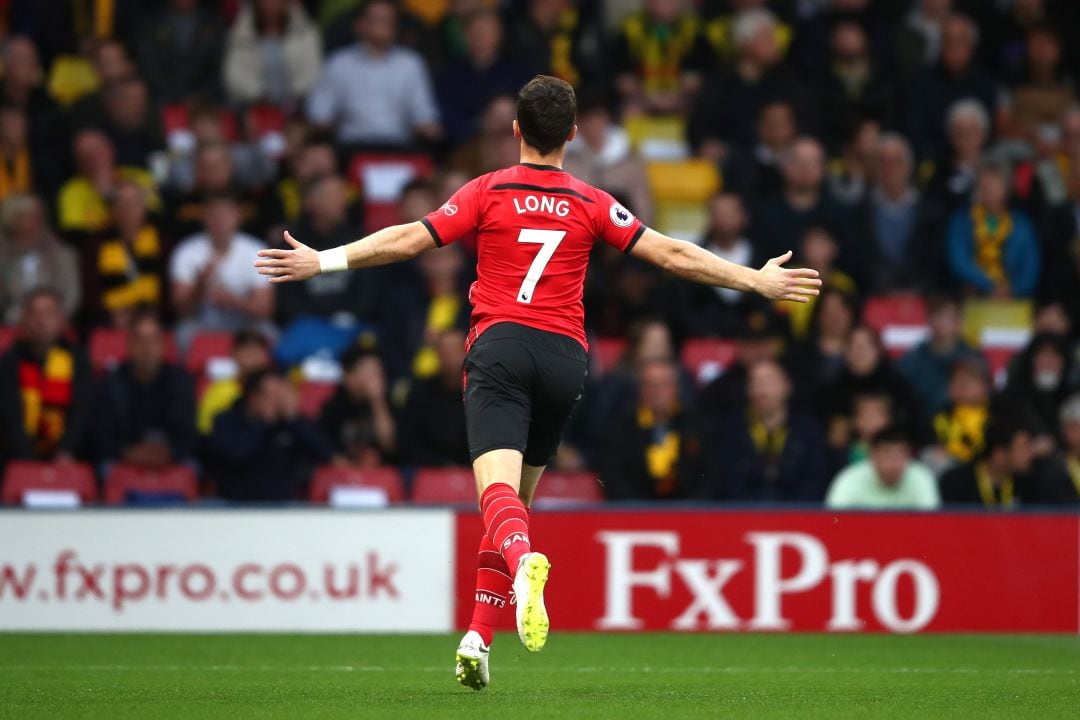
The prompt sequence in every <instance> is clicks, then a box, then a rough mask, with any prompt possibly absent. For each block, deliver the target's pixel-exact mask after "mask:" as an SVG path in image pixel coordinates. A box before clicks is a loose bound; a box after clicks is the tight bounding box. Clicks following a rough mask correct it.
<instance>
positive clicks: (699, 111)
mask: <svg viewBox="0 0 1080 720" xmlns="http://www.w3.org/2000/svg"><path fill="white" fill-rule="evenodd" d="M777 24H778V21H777V19H776V16H775V15H773V14H772V13H771V12H769V11H768V10H764V9H760V8H758V9H753V10H746V11H744V12H742V13H739V15H738V17H737V18H736V19H735V22H734V25H733V27H732V37H733V39H734V42H735V53H736V57H735V59H734V62H732V63H731V65H730V68H729V69H726V70H723V71H721V72H720V73H719V74H717V75H716V76H714V77H713V78H712V79H710V80H709V82H708V83H707V84H706V85H705V87H704V88H703V89H702V91H701V93H699V94H698V97H697V103H696V105H695V107H694V110H693V112H692V114H691V117H690V126H689V135H690V142H691V144H692V145H693V146H694V147H695V148H696V149H697V150H698V153H699V154H700V155H703V156H704V157H707V158H709V159H711V160H721V159H722V158H723V157H724V156H725V155H726V152H725V150H726V144H727V143H730V144H731V145H734V146H743V147H751V146H753V145H754V144H755V142H756V139H757V137H756V132H755V130H756V128H755V125H756V122H757V118H758V115H759V113H760V111H761V108H762V107H763V106H764V105H766V104H767V103H769V102H770V101H773V100H776V99H778V98H783V99H785V100H789V101H791V102H792V103H793V104H794V105H795V107H796V111H797V114H798V115H799V118H800V122H801V123H803V124H809V125H810V126H813V124H812V123H808V122H807V118H808V113H809V110H808V109H807V106H808V105H809V103H806V102H803V101H802V99H803V98H804V96H805V92H804V90H803V89H802V88H800V86H799V84H798V82H797V80H796V79H795V78H794V76H793V75H792V74H791V73H790V71H789V70H787V69H786V68H785V67H784V66H782V65H781V62H780V61H781V60H782V59H783V52H782V49H781V47H780V45H779V43H777V40H776V28H777Z"/></svg>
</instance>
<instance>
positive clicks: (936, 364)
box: [897, 295, 979, 419]
mask: <svg viewBox="0 0 1080 720" xmlns="http://www.w3.org/2000/svg"><path fill="white" fill-rule="evenodd" d="M927 304H928V309H929V318H928V319H929V322H930V337H929V338H927V339H926V340H924V341H923V342H921V343H919V345H917V346H916V347H915V348H913V349H911V350H909V351H908V352H907V353H906V354H905V355H904V356H903V357H902V358H901V359H900V363H899V364H898V365H897V369H898V370H900V372H901V374H903V376H904V378H905V379H906V380H907V382H908V385H909V386H910V387H911V389H912V390H913V391H914V392H915V395H916V397H917V398H918V400H919V405H920V406H921V407H922V409H923V412H924V413H925V419H930V418H932V417H934V416H935V415H937V414H938V413H939V412H941V411H942V410H944V409H945V407H946V405H947V404H948V402H949V379H950V377H951V376H952V372H953V368H954V367H955V366H956V363H958V362H961V361H967V360H977V359H979V353H978V351H976V350H975V349H973V348H972V347H971V346H969V345H968V344H967V342H966V341H965V340H964V338H963V337H962V336H961V335H960V328H961V322H962V317H961V313H960V303H959V302H958V301H957V300H956V299H955V298H953V297H949V296H945V295H935V296H932V297H931V298H930V299H929V302H928V303H927Z"/></svg>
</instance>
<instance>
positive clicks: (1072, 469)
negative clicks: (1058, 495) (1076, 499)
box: [1065, 455, 1080, 495]
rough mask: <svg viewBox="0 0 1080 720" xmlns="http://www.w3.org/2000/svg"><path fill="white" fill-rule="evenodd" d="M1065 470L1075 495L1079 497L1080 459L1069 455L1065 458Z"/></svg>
mask: <svg viewBox="0 0 1080 720" xmlns="http://www.w3.org/2000/svg"><path fill="white" fill-rule="evenodd" d="M1065 468H1066V469H1067V470H1068V471H1069V479H1070V480H1072V483H1073V487H1075V488H1076V494H1077V495H1080V459H1077V458H1074V457H1073V456H1072V455H1070V456H1069V457H1067V458H1065Z"/></svg>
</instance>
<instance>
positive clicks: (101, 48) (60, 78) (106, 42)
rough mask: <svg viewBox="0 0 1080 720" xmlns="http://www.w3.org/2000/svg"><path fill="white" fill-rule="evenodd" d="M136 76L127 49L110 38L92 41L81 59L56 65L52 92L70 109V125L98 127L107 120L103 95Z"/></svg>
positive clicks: (78, 57)
mask: <svg viewBox="0 0 1080 720" xmlns="http://www.w3.org/2000/svg"><path fill="white" fill-rule="evenodd" d="M135 75H136V68H135V64H134V63H133V62H132V61H131V57H130V56H129V55H128V52H127V46H125V45H124V44H122V43H120V42H117V41H116V40H113V39H111V38H106V39H101V40H97V39H95V40H89V41H87V42H86V43H84V44H83V46H82V54H81V55H79V56H68V57H63V58H59V59H58V60H57V61H56V62H54V63H53V66H52V69H51V73H50V77H49V92H51V93H52V94H53V96H54V97H55V98H56V99H57V101H58V102H59V103H60V104H61V105H63V106H64V107H66V108H67V110H68V117H69V121H70V122H72V123H73V124H74V126H75V127H80V126H82V125H81V124H83V123H88V126H93V127H96V126H97V125H100V124H101V123H102V122H103V118H104V112H105V106H104V91H105V90H106V89H107V88H110V87H112V86H113V85H114V84H116V83H118V82H120V81H121V80H124V79H126V78H129V77H133V76H135Z"/></svg>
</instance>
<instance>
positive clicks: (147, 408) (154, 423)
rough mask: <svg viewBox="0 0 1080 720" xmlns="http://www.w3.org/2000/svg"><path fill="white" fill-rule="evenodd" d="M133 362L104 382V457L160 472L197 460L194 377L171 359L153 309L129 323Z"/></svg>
mask: <svg viewBox="0 0 1080 720" xmlns="http://www.w3.org/2000/svg"><path fill="white" fill-rule="evenodd" d="M127 348H128V359H127V360H126V361H125V362H123V363H121V364H120V365H119V366H118V367H116V368H114V369H113V370H111V371H109V372H108V373H107V374H106V375H105V377H103V378H102V379H101V381H100V382H99V384H98V396H97V398H98V399H97V403H96V408H97V410H96V416H95V417H96V422H95V423H94V427H95V430H96V435H97V451H98V458H99V459H100V461H101V462H102V463H103V465H104V467H105V470H104V471H103V473H102V474H103V475H107V474H108V467H109V466H110V465H111V464H112V463H115V462H123V463H127V464H129V465H135V466H137V467H141V468H145V469H148V470H156V469H160V468H163V467H166V466H169V465H175V464H178V463H183V464H187V465H193V464H194V462H195V390H194V387H193V385H192V382H191V377H190V376H189V375H188V374H187V373H186V372H185V371H184V370H182V369H181V368H180V367H179V366H177V365H175V364H173V363H170V362H167V361H166V360H165V330H164V328H162V326H161V323H160V321H158V319H157V317H156V316H155V315H154V314H153V313H151V312H147V311H141V312H140V313H138V314H137V315H135V316H134V317H133V318H132V319H131V322H130V324H129V325H128V333H127Z"/></svg>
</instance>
